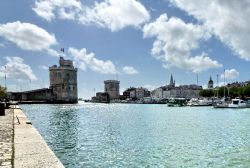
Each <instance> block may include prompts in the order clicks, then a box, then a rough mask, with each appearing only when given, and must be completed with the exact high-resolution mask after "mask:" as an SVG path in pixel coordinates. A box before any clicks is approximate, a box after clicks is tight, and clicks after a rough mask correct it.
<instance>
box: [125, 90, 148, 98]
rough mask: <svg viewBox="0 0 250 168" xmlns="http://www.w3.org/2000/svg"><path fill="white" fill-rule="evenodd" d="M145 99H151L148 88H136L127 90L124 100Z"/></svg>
mask: <svg viewBox="0 0 250 168" xmlns="http://www.w3.org/2000/svg"><path fill="white" fill-rule="evenodd" d="M144 97H150V91H149V90H148V89H146V88H143V87H139V88H134V87H130V88H128V89H126V90H125V91H124V92H123V98H124V99H128V98H129V99H134V100H135V99H141V98H144Z"/></svg>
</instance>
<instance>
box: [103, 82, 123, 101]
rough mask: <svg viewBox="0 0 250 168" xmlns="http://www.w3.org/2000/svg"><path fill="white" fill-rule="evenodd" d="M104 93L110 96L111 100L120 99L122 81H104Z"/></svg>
mask: <svg viewBox="0 0 250 168" xmlns="http://www.w3.org/2000/svg"><path fill="white" fill-rule="evenodd" d="M104 92H106V93H108V94H109V98H110V100H115V99H119V98H120V81H117V80H106V81H104Z"/></svg>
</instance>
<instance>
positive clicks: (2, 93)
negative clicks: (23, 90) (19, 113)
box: [0, 86, 7, 98]
mask: <svg viewBox="0 0 250 168" xmlns="http://www.w3.org/2000/svg"><path fill="white" fill-rule="evenodd" d="M6 95H7V93H6V88H5V87H2V86H0V98H5V97H6Z"/></svg>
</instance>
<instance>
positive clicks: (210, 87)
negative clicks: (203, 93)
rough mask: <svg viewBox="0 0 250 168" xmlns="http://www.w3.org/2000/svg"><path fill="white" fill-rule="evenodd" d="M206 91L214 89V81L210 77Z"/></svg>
mask: <svg viewBox="0 0 250 168" xmlns="http://www.w3.org/2000/svg"><path fill="white" fill-rule="evenodd" d="M207 88H208V89H212V88H214V81H213V80H212V77H211V76H210V78H209V81H208V84H207Z"/></svg>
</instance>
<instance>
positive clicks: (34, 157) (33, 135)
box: [12, 106, 64, 168]
mask: <svg viewBox="0 0 250 168" xmlns="http://www.w3.org/2000/svg"><path fill="white" fill-rule="evenodd" d="M13 110H14V112H13V121H14V122H13V123H14V124H13V127H14V131H13V142H14V143H13V160H12V165H13V166H14V167H15V168H33V167H36V168H40V167H41V168H44V167H48V168H63V167H64V166H63V164H62V163H61V161H60V160H59V159H58V158H57V157H56V155H55V154H54V152H53V151H52V150H51V149H50V147H49V146H48V145H47V143H46V142H45V140H44V139H43V138H42V136H41V135H40V134H39V132H38V131H37V130H36V128H35V127H34V126H33V125H31V124H27V123H28V122H29V120H28V118H27V117H26V115H25V114H24V113H23V111H22V109H20V107H19V106H16V107H15V108H13ZM17 118H18V119H19V122H20V123H18V119H17Z"/></svg>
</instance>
